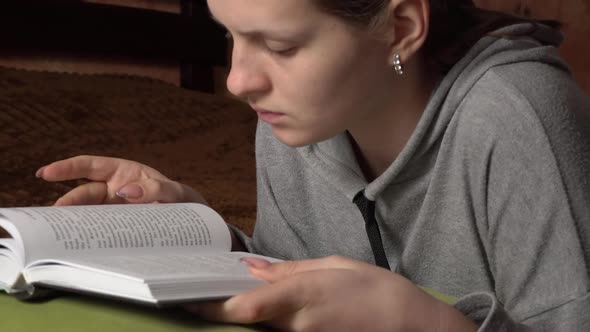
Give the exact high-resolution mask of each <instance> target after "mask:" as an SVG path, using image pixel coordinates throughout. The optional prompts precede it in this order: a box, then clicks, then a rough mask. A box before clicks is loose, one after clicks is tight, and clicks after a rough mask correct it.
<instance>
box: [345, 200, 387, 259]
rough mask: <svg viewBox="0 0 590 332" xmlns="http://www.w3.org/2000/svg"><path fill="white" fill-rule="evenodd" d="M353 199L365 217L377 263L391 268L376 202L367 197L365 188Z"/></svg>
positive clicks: (366, 228)
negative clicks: (376, 212)
mask: <svg viewBox="0 0 590 332" xmlns="http://www.w3.org/2000/svg"><path fill="white" fill-rule="evenodd" d="M352 201H353V203H354V204H356V206H357V207H358V208H359V210H360V211H361V214H362V215H363V219H365V230H366V231H367V236H368V237H369V243H371V249H372V250H373V256H375V263H377V265H378V266H380V267H382V268H385V269H388V270H391V268H390V267H389V262H388V261H387V256H385V250H384V249H383V242H382V241H381V232H379V225H378V224H377V219H375V202H374V201H370V200H368V199H367V198H366V197H365V191H364V190H363V191H361V192H359V193H358V194H357V195H356V197H355V198H354V199H353V200H352Z"/></svg>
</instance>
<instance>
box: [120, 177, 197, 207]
mask: <svg viewBox="0 0 590 332" xmlns="http://www.w3.org/2000/svg"><path fill="white" fill-rule="evenodd" d="M117 196H119V197H122V198H124V199H125V200H127V201H128V202H130V203H151V202H156V201H157V202H160V203H172V202H198V203H205V200H204V199H203V198H202V196H200V194H198V193H196V192H195V191H193V190H191V189H190V188H189V187H187V186H185V185H183V184H180V183H178V182H175V181H162V180H156V179H146V180H143V181H140V182H134V183H129V184H126V185H125V186H123V187H122V188H120V189H119V190H118V191H117Z"/></svg>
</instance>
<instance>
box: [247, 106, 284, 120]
mask: <svg viewBox="0 0 590 332" xmlns="http://www.w3.org/2000/svg"><path fill="white" fill-rule="evenodd" d="M250 107H252V109H253V110H254V111H256V114H257V115H258V118H259V119H260V120H262V121H264V122H267V123H269V124H278V123H279V122H280V121H281V119H282V118H283V117H284V116H285V114H284V113H278V112H272V111H269V110H266V109H264V108H261V107H258V106H256V105H250Z"/></svg>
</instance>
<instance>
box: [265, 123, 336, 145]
mask: <svg viewBox="0 0 590 332" xmlns="http://www.w3.org/2000/svg"><path fill="white" fill-rule="evenodd" d="M272 132H273V134H274V135H275V137H276V138H277V139H278V140H279V141H280V142H281V143H283V144H285V145H287V146H290V147H292V148H299V147H302V146H306V145H310V144H314V143H318V142H321V141H324V140H327V139H329V138H330V137H323V136H320V135H314V133H309V132H308V133H306V132H303V131H297V130H293V129H290V130H289V129H285V128H276V127H273V129H272Z"/></svg>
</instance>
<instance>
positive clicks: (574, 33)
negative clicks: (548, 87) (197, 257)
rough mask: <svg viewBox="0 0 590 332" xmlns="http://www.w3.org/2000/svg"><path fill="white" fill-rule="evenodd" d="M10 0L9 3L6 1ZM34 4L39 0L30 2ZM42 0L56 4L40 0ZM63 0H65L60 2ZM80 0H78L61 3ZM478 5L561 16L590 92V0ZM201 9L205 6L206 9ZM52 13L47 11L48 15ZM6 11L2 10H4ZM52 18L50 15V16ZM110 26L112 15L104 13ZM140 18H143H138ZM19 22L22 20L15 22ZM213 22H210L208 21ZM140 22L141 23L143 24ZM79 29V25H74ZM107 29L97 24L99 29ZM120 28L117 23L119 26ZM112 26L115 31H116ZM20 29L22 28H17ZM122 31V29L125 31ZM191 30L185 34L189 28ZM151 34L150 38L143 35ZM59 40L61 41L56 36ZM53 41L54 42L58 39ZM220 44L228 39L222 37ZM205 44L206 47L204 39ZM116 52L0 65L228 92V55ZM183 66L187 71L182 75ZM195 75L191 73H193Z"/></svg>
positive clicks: (161, 7) (12, 54)
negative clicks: (186, 58)
mask: <svg viewBox="0 0 590 332" xmlns="http://www.w3.org/2000/svg"><path fill="white" fill-rule="evenodd" d="M3 2H10V1H3ZM17 2H19V3H23V2H27V1H26V0H23V1H17ZM28 2H34V1H28ZM37 2H55V0H53V1H37ZM57 2H60V1H57ZM61 2H62V3H65V2H70V3H71V2H76V1H61ZM78 2H85V3H96V4H108V5H116V6H123V7H132V8H143V9H146V10H149V11H154V12H158V13H162V15H164V16H165V15H166V14H180V15H185V16H191V15H192V14H193V13H194V8H195V7H199V6H200V7H203V6H206V2H205V1H204V0H84V1H78ZM475 2H476V4H477V5H479V6H481V7H483V8H488V9H494V10H500V11H503V12H508V13H513V14H517V15H522V16H528V17H534V18H543V19H556V20H559V21H561V22H563V23H564V28H563V32H564V34H565V36H566V39H565V43H564V44H563V46H562V47H561V52H562V54H563V56H564V57H565V58H566V59H567V60H568V62H569V63H570V64H571V67H572V68H573V73H574V75H575V77H576V79H577V80H578V81H579V83H580V84H581V85H582V86H583V88H584V89H585V90H586V91H587V92H588V93H590V42H589V41H590V40H589V38H590V37H589V36H590V0H543V1H534V0H475ZM201 9H202V8H201ZM3 11H4V15H6V16H10V17H11V18H12V21H10V20H9V21H10V22H12V23H11V26H8V23H7V20H6V19H4V20H2V21H4V22H5V23H4V24H1V23H0V27H3V28H4V29H3V30H4V31H5V32H4V33H1V32H0V36H2V37H4V38H2V39H4V40H6V38H7V35H12V36H14V35H18V33H19V31H18V29H26V26H27V24H28V23H27V18H26V17H22V18H16V17H14V15H12V14H10V13H9V12H7V11H6V10H3ZM45 14H47V15H50V14H51V13H44V15H45ZM0 15H2V14H0ZM44 19H47V20H48V21H47V22H51V18H50V17H47V18H44ZM101 19H102V20H104V21H105V25H106V24H108V22H109V21H110V19H109V18H108V17H102V18H101ZM138 19H141V18H138ZM194 20H195V21H197V22H198V21H199V20H201V21H203V19H202V18H200V17H199V16H198V15H197V16H196V17H194ZM14 21H17V23H18V22H20V24H17V25H14V24H13V23H14ZM207 21H208V20H207ZM139 25H140V24H138V26H139ZM72 27H73V28H75V26H72ZM100 28H104V26H103V27H97V29H100ZM114 28H116V27H114ZM114 28H113V29H114ZM197 29H199V30H200V31H199V33H201V34H203V33H204V32H205V34H206V30H207V29H215V27H214V26H211V25H202V26H200V27H198V28H197ZM15 30H17V31H15ZM122 32H123V31H122ZM149 33H155V32H154V30H147V31H146V32H145V34H149ZM185 33H186V32H185ZM186 34H187V35H185V36H178V35H177V36H175V38H177V39H178V40H179V41H181V40H186V39H188V38H190V37H189V36H188V33H186ZM144 37H149V36H144ZM55 41H59V37H56V39H55ZM55 41H54V42H55ZM216 42H217V43H220V42H224V41H223V40H217V41H216ZM200 47H201V48H203V47H207V46H206V45H203V44H202V43H201V45H200ZM118 53H120V54H117V52H112V53H111V54H104V55H101V56H97V55H96V54H95V55H87V54H82V53H80V52H78V51H77V50H72V51H70V52H54V51H51V52H45V53H43V52H40V51H39V50H35V49H31V48H30V49H29V50H28V51H23V48H22V47H18V50H16V49H11V47H9V46H7V45H6V43H4V46H2V48H1V49H0V65H4V66H8V67H15V68H29V69H42V70H51V71H59V72H78V73H93V74H94V73H125V74H132V75H141V76H149V77H153V78H157V79H160V80H164V81H166V82H170V83H173V84H175V85H182V84H183V80H184V81H185V83H187V81H192V82H190V84H184V86H187V87H189V88H194V89H197V90H202V91H208V92H216V93H223V94H224V93H225V76H226V73H227V56H228V55H227V54H221V55H219V54H218V55H217V57H218V59H217V62H218V65H215V66H213V68H204V67H203V68H192V69H190V68H189V69H190V71H191V74H186V71H187V68H186V64H185V66H184V68H183V63H182V60H179V59H174V57H172V59H171V58H170V57H168V58H164V57H151V58H150V57H142V56H137V54H125V52H118ZM183 70H184V72H185V75H184V77H183ZM191 75H192V77H189V76H191Z"/></svg>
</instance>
